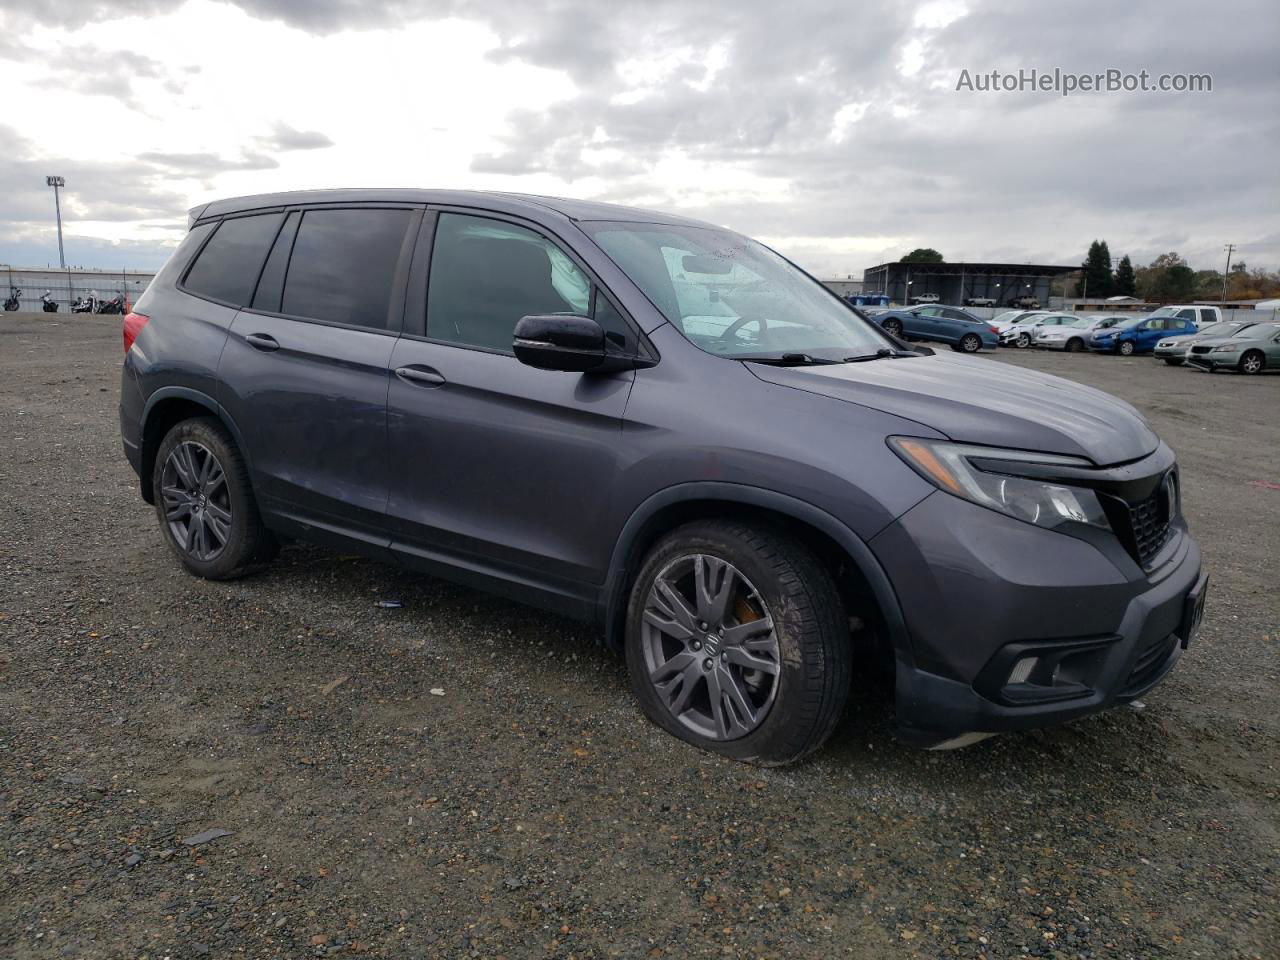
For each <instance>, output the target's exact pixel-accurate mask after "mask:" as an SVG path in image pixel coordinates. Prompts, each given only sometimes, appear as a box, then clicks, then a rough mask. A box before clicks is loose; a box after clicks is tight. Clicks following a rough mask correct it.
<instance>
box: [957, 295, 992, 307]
mask: <svg viewBox="0 0 1280 960" xmlns="http://www.w3.org/2000/svg"><path fill="white" fill-rule="evenodd" d="M964 305H965V306H966V307H994V306H995V305H996V301H995V299H994V298H993V297H965V299H964Z"/></svg>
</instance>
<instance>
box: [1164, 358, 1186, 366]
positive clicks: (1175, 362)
mask: <svg viewBox="0 0 1280 960" xmlns="http://www.w3.org/2000/svg"><path fill="white" fill-rule="evenodd" d="M1164 362H1165V363H1167V364H1168V365H1169V366H1171V367H1180V366H1182V361H1181V360H1179V359H1178V358H1177V357H1165V358H1164Z"/></svg>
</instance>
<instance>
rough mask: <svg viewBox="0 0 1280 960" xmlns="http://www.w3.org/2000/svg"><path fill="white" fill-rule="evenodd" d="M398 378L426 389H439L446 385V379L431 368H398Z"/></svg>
mask: <svg viewBox="0 0 1280 960" xmlns="http://www.w3.org/2000/svg"><path fill="white" fill-rule="evenodd" d="M396 376H397V377H399V378H400V379H401V380H407V381H409V382H410V383H417V384H420V385H422V386H424V387H438V386H441V385H442V384H443V383H444V377H443V376H441V375H440V374H439V373H437V372H436V371H434V370H432V369H431V368H430V367H419V366H408V367H396Z"/></svg>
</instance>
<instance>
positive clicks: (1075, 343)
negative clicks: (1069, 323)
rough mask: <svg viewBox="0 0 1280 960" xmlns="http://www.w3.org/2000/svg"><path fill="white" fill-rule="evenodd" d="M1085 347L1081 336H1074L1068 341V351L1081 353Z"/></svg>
mask: <svg viewBox="0 0 1280 960" xmlns="http://www.w3.org/2000/svg"><path fill="white" fill-rule="evenodd" d="M1083 349H1084V341H1083V340H1081V339H1080V338H1079V337H1072V338H1071V339H1070V340H1068V341H1067V353H1079V352H1080V351H1081V350H1083Z"/></svg>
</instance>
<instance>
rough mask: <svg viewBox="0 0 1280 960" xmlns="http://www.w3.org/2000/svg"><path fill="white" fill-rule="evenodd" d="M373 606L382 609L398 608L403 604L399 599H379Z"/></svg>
mask: <svg viewBox="0 0 1280 960" xmlns="http://www.w3.org/2000/svg"><path fill="white" fill-rule="evenodd" d="M374 606H375V607H381V608H382V609H384V610H399V609H400V608H401V607H403V606H404V603H403V602H401V601H400V600H379V601H378V602H377V603H375V604H374Z"/></svg>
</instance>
